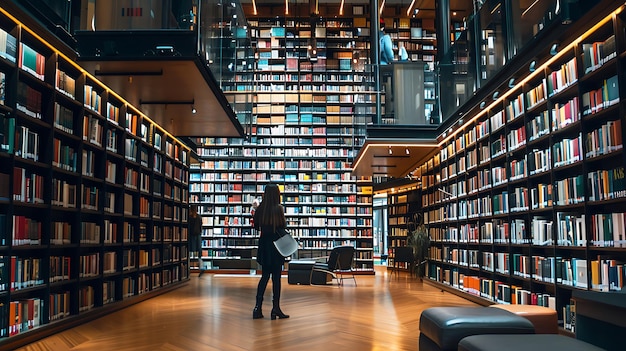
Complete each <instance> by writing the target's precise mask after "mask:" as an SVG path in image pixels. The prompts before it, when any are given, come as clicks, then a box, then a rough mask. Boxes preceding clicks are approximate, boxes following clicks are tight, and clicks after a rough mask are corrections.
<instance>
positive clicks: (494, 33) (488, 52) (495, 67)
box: [479, 0, 506, 82]
mask: <svg viewBox="0 0 626 351" xmlns="http://www.w3.org/2000/svg"><path fill="white" fill-rule="evenodd" d="M502 12H503V8H502V1H497V0H490V1H486V3H485V4H484V5H483V6H482V8H481V9H480V13H479V18H480V30H481V37H480V59H481V61H480V63H481V64H480V67H481V76H480V78H481V81H483V82H484V81H487V80H489V78H491V77H493V75H494V74H495V73H497V72H498V71H499V70H500V68H501V67H502V66H504V64H505V63H506V56H505V52H506V51H505V48H506V39H505V36H504V27H503V25H504V21H503V17H504V16H503V13H502Z"/></svg>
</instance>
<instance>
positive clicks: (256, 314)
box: [252, 307, 263, 319]
mask: <svg viewBox="0 0 626 351" xmlns="http://www.w3.org/2000/svg"><path fill="white" fill-rule="evenodd" d="M261 318H263V311H261V309H260V308H258V307H255V308H254V310H252V319H261Z"/></svg>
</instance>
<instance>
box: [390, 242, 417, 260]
mask: <svg viewBox="0 0 626 351" xmlns="http://www.w3.org/2000/svg"><path fill="white" fill-rule="evenodd" d="M393 250H394V261H395V262H406V263H413V262H414V261H415V256H414V255H413V248H412V247H410V246H400V247H395V248H394V249H393Z"/></svg>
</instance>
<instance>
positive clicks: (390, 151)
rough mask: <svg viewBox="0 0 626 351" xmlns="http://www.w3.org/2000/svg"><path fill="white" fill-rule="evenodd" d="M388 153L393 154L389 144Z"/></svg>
mask: <svg viewBox="0 0 626 351" xmlns="http://www.w3.org/2000/svg"><path fill="white" fill-rule="evenodd" d="M389 155H393V150H391V146H390V147H389Z"/></svg>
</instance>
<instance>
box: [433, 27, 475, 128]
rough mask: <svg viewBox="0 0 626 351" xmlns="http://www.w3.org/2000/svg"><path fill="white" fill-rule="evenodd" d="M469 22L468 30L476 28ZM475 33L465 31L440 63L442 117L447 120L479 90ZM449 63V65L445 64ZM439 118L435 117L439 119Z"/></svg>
mask: <svg viewBox="0 0 626 351" xmlns="http://www.w3.org/2000/svg"><path fill="white" fill-rule="evenodd" d="M472 23H473V22H469V24H470V25H469V27H468V28H474V26H473V24H472ZM472 33H473V31H470V30H465V31H463V32H462V33H460V35H459V36H458V38H457V39H456V40H455V42H454V44H453V45H452V47H451V50H450V52H448V54H447V55H446V57H445V58H444V59H442V61H441V62H440V63H439V65H438V67H437V68H438V70H439V94H438V95H439V100H440V106H441V117H442V119H443V120H445V119H446V118H447V117H449V116H451V115H453V114H454V113H455V112H456V111H457V109H458V108H459V107H460V106H461V105H463V104H464V103H465V102H467V101H468V100H469V99H470V98H471V97H472V96H473V94H474V92H475V91H476V89H477V85H476V67H477V66H476V50H474V47H475V46H474V44H473V43H474V41H473V40H472ZM444 63H447V64H444ZM438 117H439V116H435V118H438Z"/></svg>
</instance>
